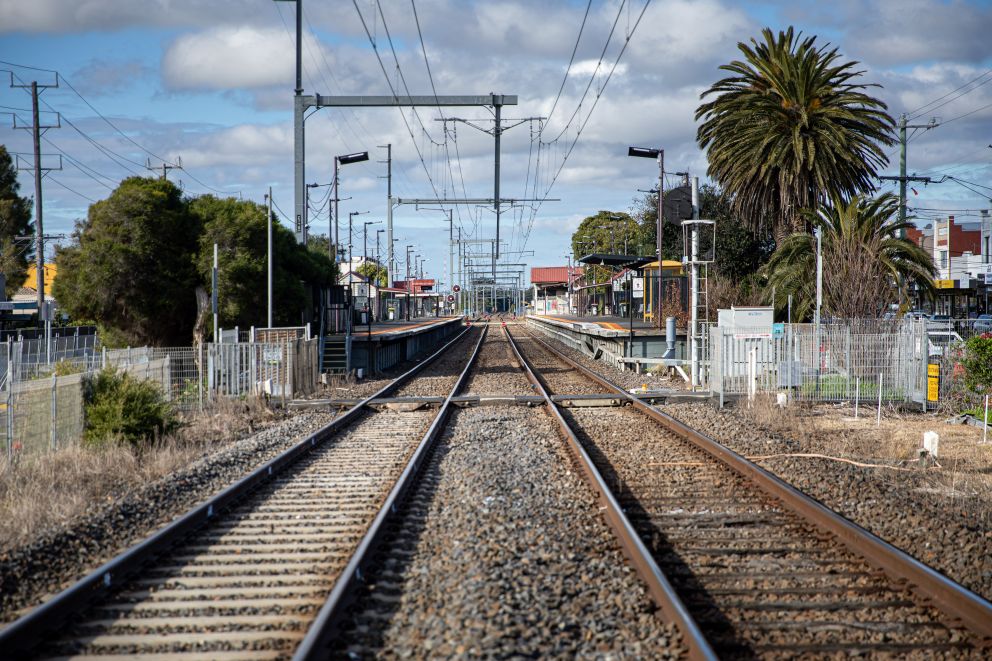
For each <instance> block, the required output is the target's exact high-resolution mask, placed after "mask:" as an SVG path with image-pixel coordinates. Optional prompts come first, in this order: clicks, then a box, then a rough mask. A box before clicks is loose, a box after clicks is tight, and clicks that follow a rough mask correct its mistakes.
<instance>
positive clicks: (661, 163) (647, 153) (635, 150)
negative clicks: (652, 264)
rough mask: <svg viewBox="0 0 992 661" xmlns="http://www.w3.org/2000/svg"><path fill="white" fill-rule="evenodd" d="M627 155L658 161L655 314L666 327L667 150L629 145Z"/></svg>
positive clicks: (657, 319)
mask: <svg viewBox="0 0 992 661" xmlns="http://www.w3.org/2000/svg"><path fill="white" fill-rule="evenodd" d="M627 155H628V156H637V157H639V158H654V159H657V161H658V225H657V228H656V230H655V244H656V247H657V250H658V309H657V311H656V314H655V321H656V322H657V326H658V328H664V324H665V319H664V318H663V317H662V316H661V298H662V291H661V289H662V285H663V283H664V274H665V269H664V260H663V257H662V254H661V239H662V232H663V226H664V214H663V213H662V210H663V209H664V203H665V150H664V149H653V148H650V147H629V148H628V149H627Z"/></svg>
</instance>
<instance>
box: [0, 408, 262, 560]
mask: <svg viewBox="0 0 992 661" xmlns="http://www.w3.org/2000/svg"><path fill="white" fill-rule="evenodd" d="M274 418H275V414H274V413H272V412H271V411H270V410H269V409H268V408H266V407H265V404H264V402H262V401H260V400H247V401H232V400H221V401H219V402H217V403H216V404H215V405H214V406H212V407H211V408H209V409H207V410H205V411H204V412H203V413H202V414H201V413H197V414H195V415H190V416H187V417H186V418H185V419H184V423H185V424H184V426H183V427H182V428H181V429H179V430H178V431H177V432H176V433H174V434H171V435H169V436H168V437H166V438H164V439H162V440H161V441H160V442H159V443H156V444H155V445H153V446H151V447H146V448H144V449H143V450H140V451H136V450H133V449H131V448H130V447H128V446H125V445H109V446H103V447H98V448H92V447H84V446H81V445H75V446H69V447H65V448H62V449H59V450H58V451H56V452H49V453H46V454H43V455H40V456H36V457H28V458H25V459H22V460H20V461H15V462H14V463H13V464H11V463H10V462H8V461H7V459H6V457H0V551H2V550H4V549H9V548H12V547H15V546H17V545H19V544H23V543H25V542H26V541H28V540H29V539H31V538H32V537H33V536H34V535H36V534H37V533H38V532H39V531H40V530H42V529H44V528H47V527H49V526H52V525H58V524H61V523H64V522H66V521H68V520H70V519H72V518H74V517H76V516H78V515H80V514H82V513H83V512H85V511H86V510H87V509H89V508H92V507H93V506H94V505H97V504H101V503H107V502H111V501H113V500H115V499H117V498H120V497H121V496H123V495H124V494H126V493H128V492H130V491H133V490H134V489H136V488H138V487H140V486H142V485H144V484H147V483H149V482H152V481H154V480H156V479H160V478H162V477H165V476H167V475H170V474H172V473H174V472H175V471H177V470H179V469H181V468H183V467H185V466H188V465H189V464H191V463H192V462H194V461H196V460H197V459H198V458H200V457H202V456H203V455H204V454H205V453H206V452H209V451H213V450H217V449H219V448H220V447H221V446H222V445H225V444H227V443H230V442H232V441H235V440H237V439H238V438H241V437H243V436H245V435H246V434H250V433H252V432H253V431H254V430H255V429H258V428H260V427H262V426H265V425H266V424H267V423H269V422H271V421H272V420H273V419H274Z"/></svg>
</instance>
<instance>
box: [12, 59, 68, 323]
mask: <svg viewBox="0 0 992 661" xmlns="http://www.w3.org/2000/svg"><path fill="white" fill-rule="evenodd" d="M10 86H11V87H20V88H24V89H30V90H31V126H18V125H17V116H16V115H15V116H14V128H21V129H28V130H30V131H31V140H32V143H33V146H34V164H33V167H32V168H31V169H32V170H33V172H34V234H35V269H36V271H37V273H36V276H37V278H36V280H35V286H36V287H37V288H38V297H37V303H38V322H39V323H40V322H41V320H42V317H43V315H44V305H45V231H44V204H43V199H42V193H41V178H42V176H43V174H42V173H47V172H50V171H52V170H61V169H62V159H61V157H60V158H59V167H57V168H45V167H42V166H41V136H42V135H43V134H44V133H45V131H47V130H48V129H55V128H61V127H62V121H61V120H62V118H61V116H60V115H56V116H57V117H58V123H56V124H54V125H46V126H42V125H41V121H40V118H39V115H40V111H39V109H38V94H39V93H40V92H39V90H45V89H48V88H50V87H58V86H59V80H58V74H55V84H54V85H39V84H38V81H36V80H35V81H31V84H30V85H15V84H14V75H13V74H11V75H10ZM17 169H21V168H17Z"/></svg>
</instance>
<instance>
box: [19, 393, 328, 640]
mask: <svg viewBox="0 0 992 661" xmlns="http://www.w3.org/2000/svg"><path fill="white" fill-rule="evenodd" d="M333 418H334V415H333V414H332V413H330V412H327V411H317V410H312V411H306V412H303V413H299V414H297V415H294V416H293V417H291V418H289V419H287V420H285V421H283V422H280V423H278V424H275V425H273V426H271V427H268V428H266V429H264V430H262V431H260V432H257V433H255V434H253V435H251V436H248V437H247V438H244V439H241V440H239V441H236V442H234V443H232V444H230V445H228V446H226V447H224V448H223V449H220V450H218V451H216V452H214V453H212V454H209V455H207V456H205V457H204V458H202V459H200V460H198V461H196V462H195V463H193V464H191V465H189V466H188V467H186V468H184V469H183V470H180V471H178V472H176V473H173V474H172V475H169V476H167V477H165V478H162V479H159V480H156V481H155V482H152V483H150V484H148V485H146V486H145V487H143V488H141V489H139V490H137V491H134V492H131V493H129V494H127V495H125V496H124V497H122V498H120V499H118V500H115V501H113V502H110V503H105V504H94V507H93V509H92V511H91V512H89V513H87V514H85V515H84V516H83V517H81V518H79V519H76V520H74V521H72V522H70V523H69V524H68V525H66V526H58V527H53V528H51V529H47V530H44V531H41V532H39V534H38V535H37V537H36V538H35V539H34V541H33V542H31V543H30V544H28V545H25V546H22V547H18V548H14V549H11V550H8V551H5V552H3V553H2V554H0V620H2V621H3V622H9V621H11V620H13V619H15V618H16V617H18V615H20V614H21V613H20V611H22V609H26V608H29V607H32V606H34V605H37V604H39V603H41V602H42V601H43V600H45V599H47V598H48V597H49V596H51V595H54V594H55V593H57V592H59V591H61V590H62V589H64V588H66V587H68V586H69V585H71V584H72V582H74V581H77V580H79V579H80V578H82V577H83V576H85V575H86V574H87V573H88V572H90V571H92V570H94V569H96V568H97V567H98V566H100V565H101V564H102V563H104V562H106V561H107V560H110V559H111V558H113V557H114V556H115V555H117V554H118V553H120V552H121V551H123V550H125V549H126V548H128V547H129V546H130V545H132V544H134V543H136V542H138V541H140V540H141V539H143V538H144V537H147V536H148V535H150V534H151V533H152V532H154V531H155V530H157V529H158V528H160V527H162V526H163V525H165V524H167V523H169V522H170V521H172V520H173V519H174V518H176V517H177V516H179V515H180V514H184V513H185V512H186V511H187V510H188V509H190V508H191V507H193V506H194V505H196V504H197V503H199V502H201V501H203V500H205V499H206V498H207V497H209V496H211V495H213V494H214V493H216V492H218V491H219V490H221V489H222V488H224V487H226V486H227V485H229V484H231V483H232V482H234V481H236V480H237V479H238V478H240V477H242V476H243V475H246V474H247V473H249V472H251V471H252V470H253V469H255V468H256V467H258V466H259V465H260V464H261V463H263V462H265V461H267V460H268V459H271V458H272V457H274V456H276V455H278V454H279V453H280V452H282V451H284V450H285V449H287V448H288V447H290V446H291V445H293V444H295V443H297V442H299V441H300V440H302V439H303V438H304V437H306V436H307V435H309V434H311V433H313V432H314V431H316V430H317V429H319V428H320V427H322V426H324V425H326V424H327V423H328V422H330V421H331V420H332V419H333Z"/></svg>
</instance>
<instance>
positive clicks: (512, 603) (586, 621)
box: [298, 331, 684, 658]
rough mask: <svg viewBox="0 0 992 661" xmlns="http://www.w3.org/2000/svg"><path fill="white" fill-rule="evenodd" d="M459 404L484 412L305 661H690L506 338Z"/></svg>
mask: <svg viewBox="0 0 992 661" xmlns="http://www.w3.org/2000/svg"><path fill="white" fill-rule="evenodd" d="M459 392H461V393H473V394H474V395H475V396H477V397H478V406H473V407H471V408H469V409H467V410H460V411H458V412H457V414H456V416H457V417H455V418H454V420H453V422H452V424H449V425H448V426H447V428H446V429H445V430H444V432H443V434H441V436H440V437H439V439H438V441H437V443H436V444H434V446H433V448H432V449H431V450H430V451H428V452H427V453H425V455H424V459H423V465H422V469H421V471H420V474H419V476H418V478H417V480H416V483H415V484H412V485H411V487H410V489H409V491H408V492H407V494H406V496H405V498H404V499H403V500H402V502H401V503H400V504H399V505H398V507H397V508H396V509H395V511H391V512H390V516H389V517H388V519H386V520H385V521H384V525H383V526H382V527H381V528H380V529H379V530H378V533H379V534H378V536H377V538H375V539H370V540H369V544H368V545H365V544H363V549H361V550H360V553H356V556H355V558H354V559H353V563H354V565H355V575H356V576H357V575H359V574H360V575H361V577H362V579H361V580H355V581H351V582H346V581H344V580H342V581H341V582H339V584H338V587H337V588H336V589H335V594H333V595H332V598H331V599H330V600H329V601H328V604H327V605H326V606H325V609H324V611H323V612H322V613H321V617H320V618H319V621H318V624H316V625H315V626H314V628H313V630H312V633H313V634H314V635H312V636H308V641H306V642H305V643H304V646H305V649H304V647H301V651H300V653H299V655H298V656H299V657H300V658H379V657H382V656H390V657H393V656H395V657H402V658H406V657H414V658H423V657H431V656H439V657H450V656H465V655H467V656H489V657H505V656H524V657H528V658H545V657H548V656H554V657H569V656H574V655H580V656H589V655H597V654H601V653H603V652H608V653H612V654H621V655H623V656H631V657H651V658H677V657H679V656H681V655H682V654H683V652H684V650H683V649H682V647H681V644H680V643H679V641H678V635H677V632H676V631H675V629H674V627H672V626H665V625H663V624H662V623H661V622H660V621H659V620H657V618H655V617H654V615H653V612H654V608H653V606H652V604H651V601H650V599H649V597H648V595H647V592H646V590H645V587H644V586H643V584H640V583H639V581H638V580H637V578H636V575H634V574H633V573H632V572H630V571H629V569H628V567H627V566H626V563H625V562H624V560H623V555H622V552H621V546H620V544H618V543H617V540H616V539H615V538H614V537H612V535H611V533H610V531H609V529H608V528H607V527H606V526H604V525H603V522H602V520H601V518H600V517H599V513H598V511H597V507H596V504H597V503H596V500H595V498H594V496H593V495H592V493H591V492H590V491H589V490H588V489H587V488H586V485H584V484H582V482H581V479H580V478H579V477H578V476H577V475H576V473H575V472H573V471H570V470H568V468H569V467H568V463H569V458H568V455H567V454H566V453H565V452H564V449H563V448H562V446H561V442H560V437H559V435H558V433H557V431H556V429H555V428H554V425H553V424H552V423H551V420H550V418H549V417H545V416H542V415H541V414H540V413H538V414H537V415H536V416H535V414H534V412H533V411H531V410H530V408H529V407H527V406H520V405H519V404H529V403H531V401H530V400H532V399H533V393H534V387H533V385H532V383H531V382H530V381H529V380H528V379H527V378H526V375H525V372H523V371H522V369H521V367H520V362H519V357H518V356H517V355H516V353H515V351H514V350H513V347H512V344H511V342H510V341H509V336H508V335H505V334H504V333H502V332H499V331H497V332H490V337H488V338H487V340H486V342H485V343H484V344H483V345H482V347H481V349H480V352H479V357H478V360H477V361H476V363H475V365H474V366H473V368H472V369H471V371H470V373H469V374H468V377H467V378H466V379H465V381H464V383H463V385H462V386H461V389H460V391H459ZM514 397H520V398H521V399H518V400H516V405H515V404H514V403H513V402H514ZM398 502H399V501H398ZM318 625H319V626H318Z"/></svg>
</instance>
